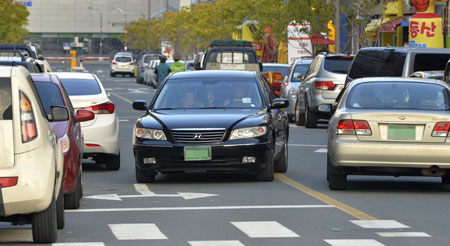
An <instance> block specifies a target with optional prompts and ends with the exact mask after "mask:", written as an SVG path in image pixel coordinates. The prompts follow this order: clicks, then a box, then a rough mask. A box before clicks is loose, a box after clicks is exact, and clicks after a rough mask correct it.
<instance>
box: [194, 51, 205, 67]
mask: <svg viewBox="0 0 450 246" xmlns="http://www.w3.org/2000/svg"><path fill="white" fill-rule="evenodd" d="M204 59H205V52H198V53H197V54H195V57H194V70H203V67H202V65H203V60H204Z"/></svg>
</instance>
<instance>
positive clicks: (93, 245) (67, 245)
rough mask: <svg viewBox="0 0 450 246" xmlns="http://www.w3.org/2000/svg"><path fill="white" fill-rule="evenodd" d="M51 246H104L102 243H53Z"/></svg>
mask: <svg viewBox="0 0 450 246" xmlns="http://www.w3.org/2000/svg"><path fill="white" fill-rule="evenodd" d="M52 246H105V244H104V243H102V242H98V243H53V244H52Z"/></svg>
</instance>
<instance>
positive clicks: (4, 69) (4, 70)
mask: <svg viewBox="0 0 450 246" xmlns="http://www.w3.org/2000/svg"><path fill="white" fill-rule="evenodd" d="M13 68H14V67H10V66H0V77H1V78H5V77H11V70H12V69H13Z"/></svg>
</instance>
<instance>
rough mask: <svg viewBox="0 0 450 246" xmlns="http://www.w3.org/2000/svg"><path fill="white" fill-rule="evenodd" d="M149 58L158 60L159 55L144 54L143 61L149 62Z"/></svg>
mask: <svg viewBox="0 0 450 246" xmlns="http://www.w3.org/2000/svg"><path fill="white" fill-rule="evenodd" d="M151 60H159V56H144V63H150V61H151Z"/></svg>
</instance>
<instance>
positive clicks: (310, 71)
mask: <svg viewBox="0 0 450 246" xmlns="http://www.w3.org/2000/svg"><path fill="white" fill-rule="evenodd" d="M317 59H318V57H316V58H314V60H313V61H312V62H311V65H309V68H308V71H307V72H306V75H305V78H306V77H309V75H311V74H312V73H313V70H314V67H315V66H316V63H317Z"/></svg>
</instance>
